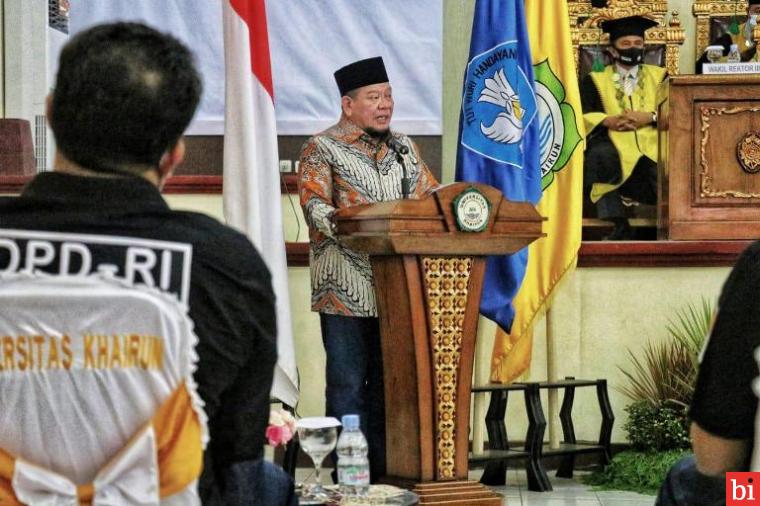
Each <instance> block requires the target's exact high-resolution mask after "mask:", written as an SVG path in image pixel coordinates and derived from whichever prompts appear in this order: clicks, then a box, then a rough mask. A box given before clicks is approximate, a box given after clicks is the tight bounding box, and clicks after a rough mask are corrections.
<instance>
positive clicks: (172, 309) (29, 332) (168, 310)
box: [0, 274, 207, 506]
mask: <svg viewBox="0 0 760 506" xmlns="http://www.w3.org/2000/svg"><path fill="white" fill-rule="evenodd" d="M196 342H197V338H196V336H195V334H194V332H193V326H192V322H191V321H190V319H189V318H188V316H187V310H186V307H184V306H183V305H182V304H181V303H179V302H178V301H177V300H176V298H173V297H172V296H170V295H168V294H165V293H161V292H159V291H157V290H154V289H149V288H144V287H133V286H128V285H126V284H124V283H123V282H121V281H118V280H114V279H105V278H102V277H99V276H78V277H61V276H44V275H34V276H33V275H28V274H14V275H3V276H0V504H3V505H5V504H34V505H37V504H41V505H51V506H52V505H55V506H58V505H61V506H63V505H69V504H71V505H77V504H80V503H87V504H94V505H98V506H106V505H117V504H137V505H158V504H161V505H173V504H177V505H179V504H182V505H185V504H200V500H199V498H198V494H197V491H196V484H197V479H198V477H199V476H200V472H201V468H202V460H203V457H202V453H203V447H204V445H205V441H206V440H207V429H206V425H205V424H206V419H205V414H204V413H203V410H202V402H201V401H200V399H199V397H198V395H197V393H196V388H195V384H194V383H193V378H192V373H193V372H194V370H195V367H196V362H197V355H196V354H195V350H194V347H195V344H196Z"/></svg>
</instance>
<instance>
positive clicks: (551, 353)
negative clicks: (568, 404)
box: [546, 306, 559, 450]
mask: <svg viewBox="0 0 760 506" xmlns="http://www.w3.org/2000/svg"><path fill="white" fill-rule="evenodd" d="M546 376H547V379H548V380H549V382H550V383H552V382H555V381H557V380H558V377H557V340H556V338H555V335H554V318H553V316H552V308H551V306H549V307H548V308H547V310H546ZM547 404H548V408H549V409H548V423H549V447H550V448H551V449H553V450H555V449H557V448H559V433H558V431H557V425H558V422H557V420H558V416H559V415H558V413H559V410H558V409H557V406H558V404H559V392H558V391H557V389H556V388H550V389H549V400H548V403H547Z"/></svg>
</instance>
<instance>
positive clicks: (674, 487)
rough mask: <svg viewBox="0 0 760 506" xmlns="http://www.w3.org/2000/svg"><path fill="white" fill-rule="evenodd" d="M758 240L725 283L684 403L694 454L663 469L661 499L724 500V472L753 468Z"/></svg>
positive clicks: (667, 504)
mask: <svg viewBox="0 0 760 506" xmlns="http://www.w3.org/2000/svg"><path fill="white" fill-rule="evenodd" d="M759 288H760V242H755V243H754V244H752V245H751V246H750V247H749V248H748V249H747V250H745V251H744V253H743V254H742V255H741V257H740V258H739V260H738V261H737V263H736V265H735V266H734V268H733V270H732V271H731V274H730V275H729V277H728V279H727V280H726V283H725V284H724V286H723V290H722V293H721V295H720V299H719V300H718V308H717V311H716V314H715V317H714V319H713V324H712V329H711V331H710V335H709V336H708V338H707V342H706V343H705V348H704V350H703V351H702V354H701V357H700V365H699V374H698V377H697V385H696V389H695V391H694V398H693V399H692V402H691V407H690V409H689V419H690V420H691V431H690V432H691V446H692V450H693V452H694V455H693V456H692V457H686V458H684V459H682V460H680V461H679V462H677V463H676V464H675V465H674V466H673V467H672V468H671V469H670V471H669V472H668V475H667V477H666V478H665V482H664V483H663V484H662V487H661V488H660V493H659V495H658V497H657V503H656V504H657V505H659V506H676V505H677V506H683V505H706V506H711V505H718V504H725V503H726V490H727V489H726V473H727V472H732V471H750V470H751V467H752V466H751V462H750V461H751V457H752V451H753V448H754V446H755V432H756V426H757V421H756V419H757V407H758V397H757V395H756V393H757V392H758V391H760V390H759V389H758V387H757V386H755V387H754V391H753V384H755V385H760V383H758V381H759V380H758V379H757V378H758V362H757V360H756V350H757V348H758V347H759V346H760V304H758V302H757V298H756V297H757V291H758V289H759Z"/></svg>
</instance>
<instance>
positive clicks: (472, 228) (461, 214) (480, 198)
mask: <svg viewBox="0 0 760 506" xmlns="http://www.w3.org/2000/svg"><path fill="white" fill-rule="evenodd" d="M453 205H454V216H455V217H456V220H457V226H458V227H459V230H461V231H462V232H482V231H483V230H485V229H486V225H487V224H488V218H489V217H490V215H491V203H490V202H489V201H488V199H487V198H486V197H485V195H483V194H482V193H481V192H480V190H478V189H477V188H474V187H472V186H471V187H470V188H467V189H466V190H465V191H463V192H462V193H460V194H459V195H457V196H456V198H454V202H453Z"/></svg>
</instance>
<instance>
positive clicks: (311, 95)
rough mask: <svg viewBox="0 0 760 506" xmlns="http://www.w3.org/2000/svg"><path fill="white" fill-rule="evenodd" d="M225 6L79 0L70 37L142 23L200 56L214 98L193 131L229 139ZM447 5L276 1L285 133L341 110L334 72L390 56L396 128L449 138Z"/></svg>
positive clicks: (274, 29)
mask: <svg viewBox="0 0 760 506" xmlns="http://www.w3.org/2000/svg"><path fill="white" fill-rule="evenodd" d="M221 12H222V11H221V2H220V0H161V1H158V0H129V1H127V0H119V1H114V0H71V17H70V33H71V34H74V33H76V32H78V31H80V30H82V29H83V28H86V27H88V26H91V25H93V24H96V23H101V22H105V21H113V20H117V19H121V20H140V21H143V22H145V23H147V24H150V25H152V26H155V27H157V28H159V29H161V30H164V31H168V32H171V33H173V34H174V35H175V36H177V37H178V38H179V39H180V40H182V41H184V42H185V43H187V44H188V45H189V46H190V47H192V48H193V50H194V51H195V53H196V55H197V58H198V62H199V64H200V68H201V71H202V73H203V77H204V87H205V91H204V96H203V100H202V103H201V107H200V109H199V111H198V113H197V115H196V117H195V120H194V122H193V125H192V126H191V130H190V132H189V133H191V134H216V135H221V134H222V133H223V132H224V127H223V123H224V52H223V47H222V14H221ZM442 16H443V7H442V0H415V1H414V2H409V1H408V0H360V1H359V0H267V20H268V26H269V40H270V52H271V55H272V73H273V79H274V87H275V92H274V95H275V110H276V117H277V133H278V134H280V135H310V134H313V133H315V132H317V131H318V130H321V129H323V128H324V127H326V126H328V125H330V124H332V123H334V122H335V121H336V120H337V118H338V114H339V112H340V110H339V99H340V97H339V96H338V91H337V88H336V86H335V82H334V80H333V76H332V74H333V72H334V71H335V70H337V69H338V68H339V67H341V66H343V65H345V64H347V63H350V62H352V61H354V60H358V59H361V58H368V57H371V56H383V58H384V59H385V64H386V67H387V69H388V75H389V77H390V81H391V84H392V85H393V89H394V97H395V99H396V110H395V113H394V121H393V128H394V129H398V130H401V131H403V132H405V133H407V134H412V135H439V134H440V133H441V89H442V72H441V68H442V25H443V19H442Z"/></svg>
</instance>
